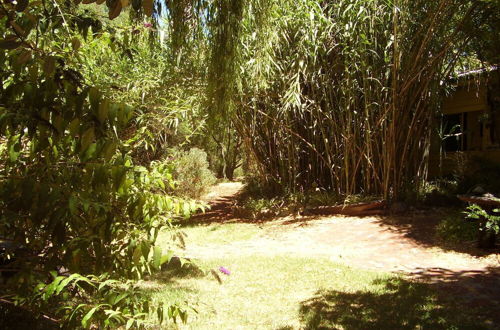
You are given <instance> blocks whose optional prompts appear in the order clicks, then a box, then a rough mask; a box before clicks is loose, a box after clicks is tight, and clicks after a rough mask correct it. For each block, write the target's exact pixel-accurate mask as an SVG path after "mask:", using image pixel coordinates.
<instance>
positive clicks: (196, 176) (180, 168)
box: [174, 148, 216, 198]
mask: <svg viewBox="0 0 500 330" xmlns="http://www.w3.org/2000/svg"><path fill="white" fill-rule="evenodd" d="M175 158H176V159H175V160H174V165H175V166H174V167H175V168H176V171H175V174H174V179H175V182H176V188H175V192H176V193H177V194H179V195H180V196H184V197H190V198H200V197H201V196H202V195H203V194H204V193H205V192H206V191H207V189H208V188H210V186H212V185H213V184H214V183H215V181H216V178H215V176H214V174H213V173H212V172H211V171H210V170H209V168H208V166H209V165H208V161H207V154H206V152H205V151H203V150H201V149H198V148H192V149H190V150H189V151H186V152H180V153H178V155H177V157H175Z"/></svg>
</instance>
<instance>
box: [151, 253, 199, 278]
mask: <svg viewBox="0 0 500 330" xmlns="http://www.w3.org/2000/svg"><path fill="white" fill-rule="evenodd" d="M205 276H207V272H206V271H204V270H203V269H201V268H200V266H198V265H196V263H194V262H187V263H185V264H181V262H180V261H179V260H178V259H176V258H172V260H171V261H170V262H169V263H168V264H166V265H163V267H162V271H161V272H159V273H158V274H155V276H154V277H153V279H154V280H155V281H158V282H161V283H163V284H166V283H171V282H175V281H176V280H178V279H181V278H201V277H205Z"/></svg>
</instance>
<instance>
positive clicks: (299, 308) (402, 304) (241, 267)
mask: <svg viewBox="0 0 500 330" xmlns="http://www.w3.org/2000/svg"><path fill="white" fill-rule="evenodd" d="M252 226H253V225H247V224H233V225H223V226H220V225H210V226H198V227H191V228H187V229H186V232H187V235H188V240H187V243H188V244H189V242H190V241H191V242H193V240H199V241H197V243H198V244H202V243H206V244H220V248H221V249H224V242H225V240H228V239H229V240H231V241H234V240H235V239H236V238H239V239H242V240H244V239H251V238H252V237H253V236H254V235H258V232H259V227H257V226H253V227H252ZM219 235H220V236H219ZM212 248H213V247H212ZM197 264H198V266H199V267H200V268H201V269H203V270H204V271H200V270H197V269H196V267H193V266H184V268H182V269H173V270H170V271H169V270H165V271H164V274H163V275H162V276H160V277H158V278H157V279H156V280H154V281H152V282H150V283H148V284H149V287H150V288H151V289H152V290H153V299H154V300H165V301H170V302H172V301H175V302H178V303H180V304H182V303H183V302H184V301H189V303H190V304H191V305H192V306H193V307H194V308H195V309H196V310H197V312H198V313H195V312H191V313H190V315H189V320H188V321H189V322H188V324H187V325H181V326H176V325H173V324H172V325H170V326H168V327H167V328H174V329H175V328H177V327H179V328H188V329H304V328H305V329H336V328H345V329H367V328H371V329H415V328H427V329H462V328H467V327H468V326H470V327H471V328H481V325H482V324H480V323H478V321H475V320H474V317H473V314H474V313H473V311H471V310H467V311H458V307H457V306H453V304H451V303H450V302H448V303H446V304H443V302H442V301H439V300H438V299H437V297H436V294H435V292H434V290H433V288H432V287H430V286H428V285H424V284H416V283H411V282H408V281H407V280H404V279H403V278H401V277H398V276H396V275H394V274H389V273H376V272H371V271H366V270H360V269H355V268H351V267H348V266H346V265H343V264H338V263H334V262H332V261H330V260H329V259H327V258H325V257H311V258H304V257H298V256H294V255H281V256H277V257H271V256H259V255H255V256H234V257H225V258H220V257H218V256H217V253H214V255H213V257H211V258H207V259H203V260H199V261H197ZM220 266H224V267H226V268H227V269H229V270H230V271H231V274H230V275H229V276H227V275H224V274H222V273H220V272H219V271H217V272H218V273H219V274H220V277H221V279H222V283H219V282H218V281H217V280H216V279H215V277H214V276H213V275H211V274H210V272H209V270H210V269H218V268H219V267H220Z"/></svg>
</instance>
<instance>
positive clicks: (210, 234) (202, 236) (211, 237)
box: [158, 223, 262, 246]
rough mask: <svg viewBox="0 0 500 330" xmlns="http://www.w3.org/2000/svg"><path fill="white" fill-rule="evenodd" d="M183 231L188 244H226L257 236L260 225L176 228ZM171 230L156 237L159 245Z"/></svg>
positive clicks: (163, 242)
mask: <svg viewBox="0 0 500 330" xmlns="http://www.w3.org/2000/svg"><path fill="white" fill-rule="evenodd" d="M178 231H179V232H182V233H184V234H185V235H184V240H185V243H186V244H187V245H189V244H204V245H210V244H227V243H231V242H238V241H247V240H250V239H252V238H255V237H257V236H258V235H259V234H260V233H262V229H261V227H259V226H258V225H256V224H250V223H226V224H217V223H214V224H209V225H195V226H192V227H183V228H179V229H178ZM170 236H171V232H169V231H166V232H163V233H161V234H160V236H159V237H158V244H159V245H160V246H162V245H164V244H166V243H167V242H168V241H170V240H171V238H170Z"/></svg>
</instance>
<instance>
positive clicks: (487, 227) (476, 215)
mask: <svg viewBox="0 0 500 330" xmlns="http://www.w3.org/2000/svg"><path fill="white" fill-rule="evenodd" d="M493 213H495V214H491V213H488V212H487V211H486V210H485V209H483V208H482V207H481V206H479V205H476V204H473V205H470V206H469V207H467V210H466V211H465V214H466V215H467V219H470V220H473V221H475V222H478V223H479V230H482V231H489V232H494V233H495V234H498V233H500V215H498V214H500V209H494V210H493Z"/></svg>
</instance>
